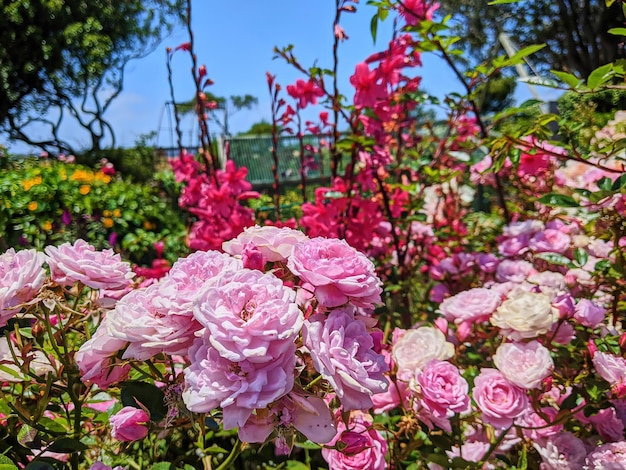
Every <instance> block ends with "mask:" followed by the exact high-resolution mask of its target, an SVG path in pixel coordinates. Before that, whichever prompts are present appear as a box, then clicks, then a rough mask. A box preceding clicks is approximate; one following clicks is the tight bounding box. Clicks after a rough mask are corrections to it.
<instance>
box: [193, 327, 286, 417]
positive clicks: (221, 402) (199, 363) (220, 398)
mask: <svg viewBox="0 0 626 470" xmlns="http://www.w3.org/2000/svg"><path fill="white" fill-rule="evenodd" d="M189 358H190V361H191V365H190V366H189V367H188V368H186V369H185V370H184V374H185V391H184V392H183V401H184V402H185V404H186V405H187V408H189V410H191V411H193V412H196V413H207V412H209V411H211V410H213V409H215V408H217V407H221V408H222V410H223V416H224V428H225V429H232V428H235V427H241V426H243V425H244V424H245V423H246V421H247V420H248V418H250V415H251V414H252V412H253V411H254V409H255V408H265V407H266V406H267V405H269V404H270V403H272V402H273V401H275V400H278V399H279V398H280V397H282V396H284V395H286V394H287V393H289V392H290V391H291V389H292V388H293V384H294V368H295V365H296V346H295V344H293V343H292V344H291V348H290V349H289V350H286V351H284V355H283V356H282V357H279V358H277V359H276V360H275V361H271V362H268V363H264V364H255V363H253V362H250V361H241V362H232V361H229V360H228V359H225V358H224V357H222V356H220V354H219V352H218V351H217V350H216V349H215V348H213V347H212V346H211V345H210V344H209V341H208V339H207V338H206V335H205V336H204V337H202V338H198V339H196V341H195V342H194V344H193V346H192V347H191V349H190V350H189Z"/></svg>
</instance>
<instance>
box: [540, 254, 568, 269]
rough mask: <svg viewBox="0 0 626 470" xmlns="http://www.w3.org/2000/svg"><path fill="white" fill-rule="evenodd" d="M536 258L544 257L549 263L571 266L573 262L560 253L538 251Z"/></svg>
mask: <svg viewBox="0 0 626 470" xmlns="http://www.w3.org/2000/svg"><path fill="white" fill-rule="evenodd" d="M535 258H539V259H542V260H544V261H547V262H548V263H552V264H558V265H560V266H568V267H569V266H571V265H572V262H571V261H570V259H569V258H568V257H567V256H563V255H562V254H560V253H537V254H536V255H535Z"/></svg>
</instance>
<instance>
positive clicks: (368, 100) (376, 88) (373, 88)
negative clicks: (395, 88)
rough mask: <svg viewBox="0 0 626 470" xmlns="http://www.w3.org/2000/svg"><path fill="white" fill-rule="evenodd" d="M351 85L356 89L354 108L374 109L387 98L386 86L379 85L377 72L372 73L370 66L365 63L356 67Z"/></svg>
mask: <svg viewBox="0 0 626 470" xmlns="http://www.w3.org/2000/svg"><path fill="white" fill-rule="evenodd" d="M350 83H351V84H352V86H353V87H354V88H355V89H356V93H355V94H354V106H356V107H357V108H363V107H370V108H373V107H374V105H376V103H377V102H378V100H381V99H384V98H385V97H386V96H387V92H386V90H385V87H384V85H382V84H380V83H378V73H377V72H376V71H375V70H374V71H370V68H369V65H367V63H365V62H361V63H359V64H357V65H356V69H355V71H354V75H352V76H351V77H350Z"/></svg>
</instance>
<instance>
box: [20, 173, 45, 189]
mask: <svg viewBox="0 0 626 470" xmlns="http://www.w3.org/2000/svg"><path fill="white" fill-rule="evenodd" d="M41 181H42V179H41V176H35V177H34V178H31V179H29V180H24V181H22V187H23V188H24V191H29V190H30V188H32V187H33V186H37V185H38V184H41Z"/></svg>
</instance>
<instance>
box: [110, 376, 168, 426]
mask: <svg viewBox="0 0 626 470" xmlns="http://www.w3.org/2000/svg"><path fill="white" fill-rule="evenodd" d="M121 389H122V391H121V398H122V404H123V405H124V406H132V407H135V408H140V407H139V405H138V404H137V403H141V404H142V405H143V406H145V407H146V409H147V410H148V411H149V412H150V420H152V421H155V422H158V421H161V420H162V419H163V418H165V416H166V414H167V406H166V405H165V394H164V393H163V391H162V390H161V389H159V388H158V387H157V386H156V385H153V384H149V383H146V382H133V381H129V382H123V383H122V386H121Z"/></svg>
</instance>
